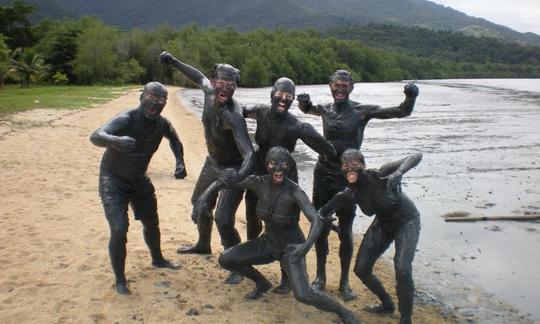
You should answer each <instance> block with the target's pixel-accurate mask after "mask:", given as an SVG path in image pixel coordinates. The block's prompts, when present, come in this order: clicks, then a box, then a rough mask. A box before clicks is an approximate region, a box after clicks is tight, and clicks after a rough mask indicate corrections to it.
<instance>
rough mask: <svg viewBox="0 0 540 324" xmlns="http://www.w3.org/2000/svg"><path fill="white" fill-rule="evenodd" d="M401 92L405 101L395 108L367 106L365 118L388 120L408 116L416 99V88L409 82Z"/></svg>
mask: <svg viewBox="0 0 540 324" xmlns="http://www.w3.org/2000/svg"><path fill="white" fill-rule="evenodd" d="M403 92H404V93H405V100H404V101H403V102H402V103H401V104H400V105H399V106H397V107H389V108H381V107H377V106H369V107H370V108H369V109H368V112H367V115H366V117H367V118H368V119H371V118H378V119H390V118H403V117H407V116H409V115H410V114H411V113H412V111H413V109H414V104H415V102H416V97H418V92H419V90H418V87H417V86H416V85H415V84H414V83H412V82H409V83H407V84H406V85H405V87H404V90H403Z"/></svg>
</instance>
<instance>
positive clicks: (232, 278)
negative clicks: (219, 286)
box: [223, 272, 244, 285]
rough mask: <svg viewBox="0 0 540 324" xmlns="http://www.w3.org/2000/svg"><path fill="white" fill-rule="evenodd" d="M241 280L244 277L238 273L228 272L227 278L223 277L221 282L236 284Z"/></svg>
mask: <svg viewBox="0 0 540 324" xmlns="http://www.w3.org/2000/svg"><path fill="white" fill-rule="evenodd" d="M242 280H244V277H242V276H241V275H240V274H239V273H237V272H230V273H229V275H228V276H227V279H225V281H224V282H223V283H225V284H227V285H238V284H239V283H241V282H242Z"/></svg>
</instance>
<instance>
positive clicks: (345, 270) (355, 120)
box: [297, 70, 418, 300]
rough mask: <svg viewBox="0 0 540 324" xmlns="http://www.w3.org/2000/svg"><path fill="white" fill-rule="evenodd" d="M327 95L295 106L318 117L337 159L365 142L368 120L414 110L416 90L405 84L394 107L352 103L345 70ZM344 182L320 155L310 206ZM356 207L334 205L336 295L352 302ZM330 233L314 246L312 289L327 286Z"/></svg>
mask: <svg viewBox="0 0 540 324" xmlns="http://www.w3.org/2000/svg"><path fill="white" fill-rule="evenodd" d="M329 86H330V92H331V93H332V97H333V99H334V102H333V103H329V104H326V105H315V104H313V103H312V102H311V100H310V97H309V95H308V94H299V95H298V97H297V100H298V107H299V108H300V110H302V111H303V112H304V113H307V114H313V115H317V116H321V118H322V124H323V133H324V137H325V138H326V139H327V140H328V141H330V142H331V143H332V144H333V145H334V148H335V149H336V152H337V154H338V156H341V154H342V153H343V152H344V151H345V150H346V149H349V148H352V149H360V147H361V146H362V141H363V139H364V130H365V128H366V126H367V124H368V122H369V121H370V120H371V119H389V118H402V117H406V116H409V115H410V114H411V113H412V111H413V108H414V104H415V101H416V97H417V96H418V88H417V87H416V85H414V84H413V83H408V84H407V85H405V88H404V91H403V92H404V93H405V100H404V101H403V102H402V103H401V104H400V105H399V106H396V107H388V108H382V107H379V106H376V105H364V104H359V103H357V102H354V101H352V100H351V99H350V98H349V95H350V94H351V92H352V91H353V89H354V82H353V78H352V75H351V74H350V73H349V72H347V71H345V70H338V71H336V72H335V73H334V74H333V75H332V76H331V80H330V84H329ZM346 185H347V183H346V182H345V179H344V178H343V176H342V175H341V172H340V167H339V162H338V161H332V160H330V159H327V158H326V157H325V156H319V159H318V161H317V164H316V166H315V171H314V174H313V205H314V206H315V208H317V209H319V208H321V207H322V206H324V205H325V204H326V203H327V202H328V201H329V200H330V199H331V198H332V197H333V196H334V195H335V194H337V193H338V192H340V191H342V190H343V189H345V187H346ZM355 211H356V206H355V205H354V204H353V203H349V202H343V204H340V205H338V206H336V216H337V218H338V220H339V222H338V227H339V239H340V246H339V256H340V261H341V277H340V282H339V294H340V295H341V297H342V298H343V299H344V300H352V299H355V298H356V295H355V294H354V292H353V291H352V289H351V288H350V285H349V268H350V265H351V260H352V254H353V235H352V224H353V220H354V217H355ZM329 232H330V231H329V230H328V229H325V230H324V231H323V233H322V234H321V236H320V237H319V239H318V240H317V243H315V249H316V252H317V253H316V255H317V276H316V278H315V281H314V282H313V285H314V287H316V288H318V289H324V288H325V285H326V258H327V255H328V235H329Z"/></svg>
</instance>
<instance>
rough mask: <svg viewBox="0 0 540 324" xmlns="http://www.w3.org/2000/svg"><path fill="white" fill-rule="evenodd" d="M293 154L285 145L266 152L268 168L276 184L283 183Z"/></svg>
mask: <svg viewBox="0 0 540 324" xmlns="http://www.w3.org/2000/svg"><path fill="white" fill-rule="evenodd" d="M290 163H291V154H290V153H289V151H287V150H286V149H285V148H283V147H278V146H276V147H273V148H271V149H270V150H269V151H268V153H266V168H267V171H268V174H269V175H270V176H271V177H272V182H273V183H274V184H282V183H283V181H284V180H285V177H286V176H287V173H289V168H290Z"/></svg>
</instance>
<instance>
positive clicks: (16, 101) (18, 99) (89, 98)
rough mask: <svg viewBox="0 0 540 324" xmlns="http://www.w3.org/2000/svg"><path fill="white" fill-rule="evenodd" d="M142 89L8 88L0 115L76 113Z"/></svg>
mask: <svg viewBox="0 0 540 324" xmlns="http://www.w3.org/2000/svg"><path fill="white" fill-rule="evenodd" d="M137 88H142V86H136V85H129V86H117V87H112V86H71V85H67V86H35V87H31V88H27V89H22V88H20V87H18V86H15V85H13V86H6V87H5V88H4V89H2V90H0V115H5V114H8V113H13V112H17V111H23V110H29V109H35V108H55V109H76V108H84V107H89V106H91V105H95V104H100V103H104V102H107V101H109V100H111V99H114V98H116V97H118V96H120V95H121V94H123V93H125V92H126V91H128V90H131V89H137Z"/></svg>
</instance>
